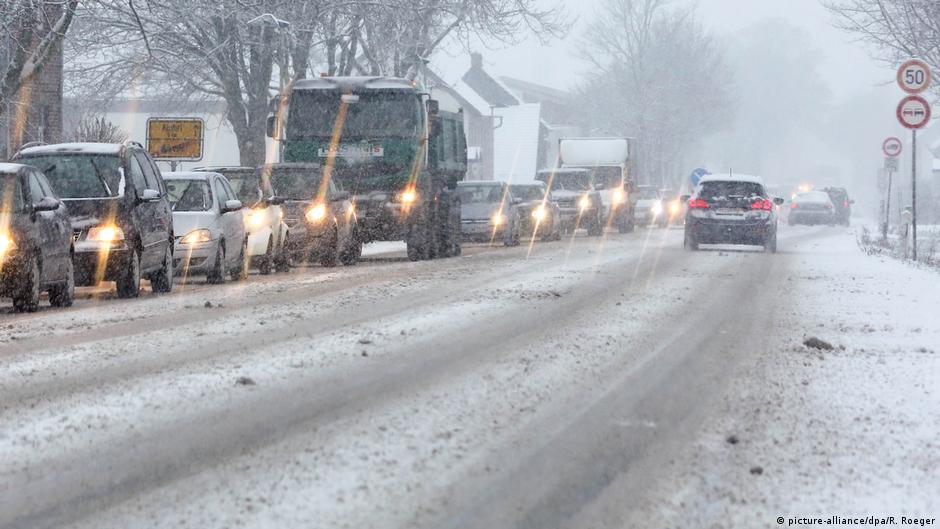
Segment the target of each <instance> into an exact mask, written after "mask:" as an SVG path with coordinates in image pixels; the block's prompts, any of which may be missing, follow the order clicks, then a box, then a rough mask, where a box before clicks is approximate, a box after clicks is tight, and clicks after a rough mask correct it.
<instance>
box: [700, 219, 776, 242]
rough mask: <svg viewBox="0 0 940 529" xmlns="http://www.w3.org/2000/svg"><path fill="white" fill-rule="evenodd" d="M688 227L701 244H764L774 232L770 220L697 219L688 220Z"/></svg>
mask: <svg viewBox="0 0 940 529" xmlns="http://www.w3.org/2000/svg"><path fill="white" fill-rule="evenodd" d="M686 229H687V230H689V231H690V233H691V234H692V236H693V237H694V238H695V241H696V242H698V243H700V244H747V245H755V246H763V244H764V242H765V241H766V240H767V237H769V236H771V235H772V234H773V232H774V226H773V224H772V223H771V222H768V221H764V220H761V221H736V222H729V221H715V220H703V219H695V220H688V221H686Z"/></svg>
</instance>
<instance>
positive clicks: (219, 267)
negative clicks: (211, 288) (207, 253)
mask: <svg viewBox="0 0 940 529" xmlns="http://www.w3.org/2000/svg"><path fill="white" fill-rule="evenodd" d="M206 280H207V281H208V282H209V283H211V284H213V285H221V284H222V283H225V241H223V240H220V241H219V244H218V245H217V246H216V247H215V265H213V266H212V270H209V273H208V274H206Z"/></svg>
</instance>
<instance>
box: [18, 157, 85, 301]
mask: <svg viewBox="0 0 940 529" xmlns="http://www.w3.org/2000/svg"><path fill="white" fill-rule="evenodd" d="M43 291H48V292H49V302H50V303H51V304H52V306H54V307H69V306H71V305H72V300H73V299H74V298H75V276H74V270H73V268H72V227H71V225H70V223H69V216H68V212H67V211H66V208H65V205H64V204H62V202H60V201H59V199H58V197H56V195H55V193H54V192H53V191H52V187H51V186H50V185H49V182H48V181H46V177H45V176H43V174H42V173H41V172H39V170H37V169H36V168H34V167H30V166H28V165H20V164H12V163H0V297H7V296H9V297H11V298H13V308H14V309H16V310H18V311H25V312H31V311H34V310H36V309H37V308H39V294H40V293H41V292H43Z"/></svg>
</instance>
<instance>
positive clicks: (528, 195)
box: [509, 185, 545, 202]
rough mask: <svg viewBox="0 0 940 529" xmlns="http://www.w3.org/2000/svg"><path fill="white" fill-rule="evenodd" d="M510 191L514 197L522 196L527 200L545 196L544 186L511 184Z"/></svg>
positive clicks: (540, 198) (539, 198)
mask: <svg viewBox="0 0 940 529" xmlns="http://www.w3.org/2000/svg"><path fill="white" fill-rule="evenodd" d="M509 192H510V193H512V197H513V198H521V199H522V200H524V201H527V202H528V201H532V200H542V199H543V198H545V188H544V187H542V186H532V185H526V186H509Z"/></svg>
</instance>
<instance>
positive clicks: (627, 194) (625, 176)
mask: <svg viewBox="0 0 940 529" xmlns="http://www.w3.org/2000/svg"><path fill="white" fill-rule="evenodd" d="M634 145H635V141H634V140H633V139H632V138H562V139H560V140H558V158H559V160H558V161H559V167H560V168H562V169H585V170H587V171H589V173H590V184H591V185H592V186H593V187H594V189H595V190H597V191H598V194H599V195H600V199H601V202H602V208H603V212H602V218H603V219H604V223H605V226H610V227H614V226H616V227H617V230H618V231H620V233H627V232H632V231H633V230H634V229H635V222H634V218H633V210H634V207H635V206H636V200H637V199H636V197H635V196H634V195H635V193H634V192H633V191H634V190H635V189H636V175H635V173H636V162H635V160H634V158H633V151H634V150H635V149H634Z"/></svg>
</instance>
